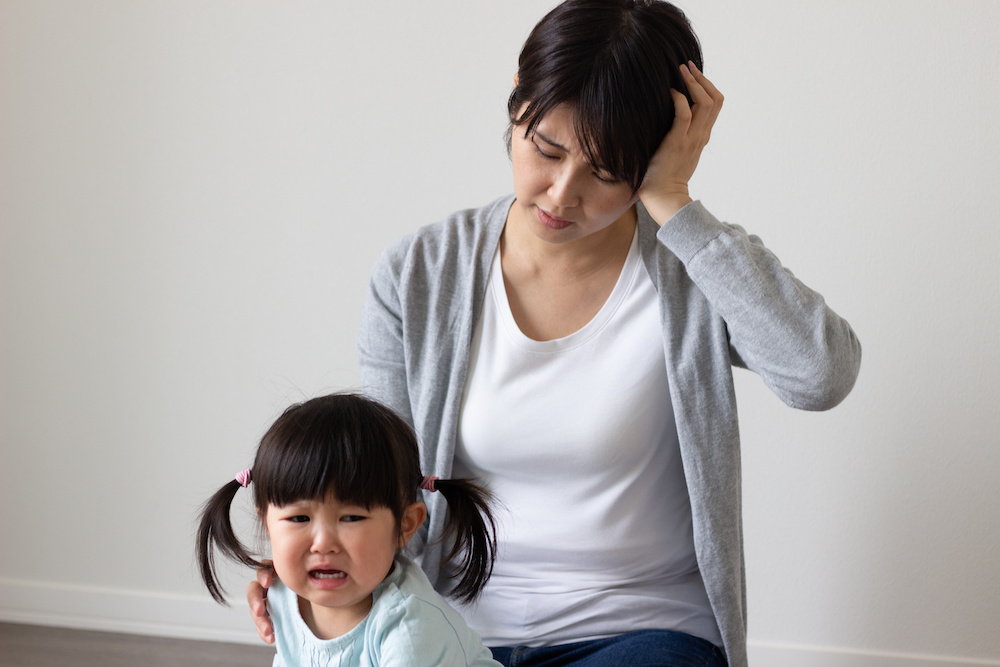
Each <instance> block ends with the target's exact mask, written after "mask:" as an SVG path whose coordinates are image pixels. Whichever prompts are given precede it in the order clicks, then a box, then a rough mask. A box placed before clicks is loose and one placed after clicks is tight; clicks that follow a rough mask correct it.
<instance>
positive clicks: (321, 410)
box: [197, 394, 498, 667]
mask: <svg viewBox="0 0 1000 667" xmlns="http://www.w3.org/2000/svg"><path fill="white" fill-rule="evenodd" d="M251 483H252V484H253V496H254V504H255V506H256V509H257V514H258V516H259V517H260V519H261V521H262V523H263V526H264V528H265V530H266V533H267V536H268V538H269V540H270V543H271V552H272V558H273V566H274V569H275V571H276V573H277V575H278V577H279V579H280V582H276V583H275V584H274V585H273V586H272V587H271V588H270V589H269V593H268V597H267V600H268V607H269V609H270V613H271V618H272V620H273V622H274V629H275V636H276V640H277V641H276V644H277V655H276V656H275V660H274V665H276V666H278V665H282V666H286V667H294V666H295V665H407V666H419V665H426V666H428V667H431V666H433V667H437V666H440V665H470V666H475V667H479V666H485V665H494V666H495V665H497V664H498V663H496V662H494V661H493V660H492V659H491V657H490V652H489V650H488V649H486V648H485V647H484V646H483V644H482V642H481V640H480V639H479V637H478V636H477V635H476V634H475V633H474V632H473V631H472V630H470V629H469V627H468V626H467V625H466V624H465V622H464V621H463V620H462V618H461V616H459V615H458V613H457V612H455V611H454V610H453V609H452V608H451V607H449V606H448V604H447V603H446V602H445V601H444V599H442V598H441V596H440V595H438V594H437V593H436V592H435V591H434V589H433V588H432V587H431V585H430V582H429V581H428V579H427V577H426V575H425V574H424V573H423V572H422V571H421V570H420V568H419V567H417V566H416V565H414V563H413V562H412V561H410V560H409V559H408V558H406V557H405V556H402V555H401V554H400V550H401V549H402V548H403V547H404V546H406V543H407V542H408V541H409V540H410V538H411V537H412V536H413V534H414V533H415V532H416V531H417V529H418V528H420V526H421V525H422V524H423V523H424V519H425V518H426V516H427V509H426V507H425V506H424V504H423V503H422V502H420V500H419V499H418V488H423V489H425V490H427V491H440V492H441V494H442V496H444V498H445V499H446V500H447V502H448V506H449V514H448V518H447V524H448V531H449V534H450V536H451V538H452V540H453V547H452V548H451V551H450V554H449V556H448V559H447V560H448V561H449V562H451V563H452V566H453V567H454V568H455V570H456V578H457V580H458V584H457V585H456V587H455V588H454V590H452V591H451V595H453V596H454V597H455V598H457V599H458V600H460V601H462V602H470V601H472V600H474V599H475V598H476V596H477V595H478V593H479V591H480V590H481V589H482V587H483V585H484V584H485V583H486V580H487V579H489V576H490V573H491V571H492V567H493V561H494V557H495V551H496V540H495V536H494V531H495V525H494V522H493V517H492V514H491V512H490V509H489V505H488V501H489V498H490V496H489V494H488V493H487V492H486V491H485V490H484V489H483V488H482V487H480V486H478V485H476V484H474V483H472V482H471V481H469V480H439V479H437V478H433V477H429V478H424V477H422V476H421V474H420V465H419V458H418V450H417V441H416V437H415V435H414V433H413V431H412V429H410V427H409V426H408V425H407V424H406V423H405V422H404V421H403V420H402V419H401V418H400V417H398V416H397V415H396V414H395V413H394V412H392V411H391V410H390V409H389V408H386V407H384V406H383V405H381V404H379V403H376V402H374V401H372V400H370V399H367V398H364V397H362V396H359V395H355V394H334V395H330V396H323V397H320V398H314V399H312V400H310V401H306V402H305V403H301V404H298V405H293V406H292V407H290V408H288V409H287V410H286V411H285V412H284V414H282V415H281V417H279V418H278V420H277V421H276V422H275V423H274V425H272V426H271V428H270V429H269V430H268V431H267V433H265V434H264V437H263V438H262V440H261V443H260V446H259V447H258V449H257V456H256V460H255V461H254V465H253V467H252V468H250V469H248V470H245V471H243V472H241V473H239V474H238V475H237V476H236V479H235V480H233V481H231V482H229V483H228V484H226V485H225V486H223V487H222V488H221V489H219V491H218V492H217V493H216V494H215V495H214V496H212V498H211V499H210V500H209V501H208V502H207V503H206V505H205V508H204V510H203V512H202V515H201V525H200V527H199V529H198V541H197V553H198V561H199V565H200V568H201V575H202V578H203V579H204V580H205V585H206V586H208V590H209V592H210V593H211V594H212V597H213V598H215V599H216V600H217V601H218V602H220V603H222V604H225V598H224V597H223V590H222V587H221V585H220V583H219V578H218V573H217V571H216V565H215V551H216V550H218V551H219V552H221V553H222V554H224V555H225V556H227V557H229V558H232V559H233V560H236V561H239V562H241V563H244V564H246V565H248V566H250V567H260V566H261V563H260V562H259V561H258V560H257V559H256V558H255V557H254V556H253V555H251V553H250V551H249V550H248V549H247V548H246V547H245V546H244V545H243V544H242V542H240V540H239V539H238V538H237V537H236V535H235V532H234V531H233V527H232V524H231V522H230V506H231V505H232V501H233V498H234V497H235V495H236V493H237V492H238V491H239V489H240V488H241V487H249V485H250V484H251ZM459 556H461V557H459ZM456 561H457V562H456Z"/></svg>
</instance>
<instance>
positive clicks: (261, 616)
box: [247, 561, 275, 644]
mask: <svg viewBox="0 0 1000 667" xmlns="http://www.w3.org/2000/svg"><path fill="white" fill-rule="evenodd" d="M264 563H265V565H268V566H270V562H269V561H264ZM274 579H275V574H274V568H272V567H262V568H258V569H257V580H256V581H251V582H250V584H249V585H248V586H247V602H248V603H250V615H251V616H253V622H254V625H256V626H257V634H258V635H260V638H261V639H263V640H264V642H265V643H267V644H273V643H274V626H273V625H271V616H270V614H268V613H267V589H268V588H270V587H271V584H273V583H274Z"/></svg>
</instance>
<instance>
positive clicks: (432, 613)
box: [368, 556, 498, 667]
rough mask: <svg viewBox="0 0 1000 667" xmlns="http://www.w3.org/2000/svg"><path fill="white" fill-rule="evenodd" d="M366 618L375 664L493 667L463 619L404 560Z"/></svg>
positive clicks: (407, 560) (387, 582) (389, 579)
mask: <svg viewBox="0 0 1000 667" xmlns="http://www.w3.org/2000/svg"><path fill="white" fill-rule="evenodd" d="M376 596H377V597H376V599H375V600H374V602H373V605H372V610H371V612H370V613H369V616H368V633H369V639H370V641H371V644H372V645H373V646H377V647H378V649H377V650H378V651H379V653H380V656H379V657H380V660H379V664H397V662H395V661H396V660H397V659H398V660H399V663H398V664H406V665H413V666H414V667H420V666H422V665H426V666H427V667H431V666H432V665H469V666H470V667H493V666H495V665H497V664H498V663H496V662H494V661H493V659H492V656H491V654H490V651H489V649H487V648H486V647H485V646H483V643H482V640H481V639H480V638H479V635H477V634H476V633H475V632H473V630H472V629H471V628H470V627H469V626H468V624H466V622H465V620H464V619H463V618H462V616H461V615H460V614H459V613H458V612H457V611H455V609H454V608H453V607H452V606H451V605H450V604H448V602H447V601H446V600H445V599H444V598H443V597H441V595H440V594H439V593H437V591H435V590H434V588H433V586H431V583H430V581H429V580H428V579H427V575H425V574H424V572H423V570H421V569H420V567H419V566H418V565H416V564H415V563H414V562H413V561H411V560H409V559H408V558H406V557H404V556H400V557H399V558H397V560H396V568H395V570H393V572H392V573H391V574H390V575H389V577H388V578H387V579H386V581H385V582H383V584H382V585H380V587H379V589H378V590H377V591H376Z"/></svg>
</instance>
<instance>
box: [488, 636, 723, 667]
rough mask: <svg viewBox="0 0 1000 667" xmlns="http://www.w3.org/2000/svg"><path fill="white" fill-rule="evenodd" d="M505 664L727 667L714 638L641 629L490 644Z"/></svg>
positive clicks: (509, 666)
mask: <svg viewBox="0 0 1000 667" xmlns="http://www.w3.org/2000/svg"><path fill="white" fill-rule="evenodd" d="M490 651H492V652H493V659H494V660H496V661H497V662H500V663H502V664H503V665H504V667H608V666H612V667H613V666H615V665H628V667H727V663H726V656H725V654H724V653H723V652H722V649H720V648H718V647H716V646H715V645H714V644H712V642H709V641H707V640H704V639H701V638H699V637H692V636H691V635H686V634H684V633H683V632H674V631H673V630H638V631H636V632H626V633H625V634H623V635H618V636H617V637H611V638H609V639H595V640H593V641H586V642H576V643H573V644H560V645H558V646H543V647H541V648H528V647H526V646H517V647H509V646H500V647H495V648H494V647H491V648H490Z"/></svg>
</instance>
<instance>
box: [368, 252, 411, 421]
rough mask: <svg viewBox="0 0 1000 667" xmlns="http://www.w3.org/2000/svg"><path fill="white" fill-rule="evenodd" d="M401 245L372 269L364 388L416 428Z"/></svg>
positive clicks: (381, 256) (385, 255) (388, 253)
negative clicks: (405, 335) (401, 291)
mask: <svg viewBox="0 0 1000 667" xmlns="http://www.w3.org/2000/svg"><path fill="white" fill-rule="evenodd" d="M397 248H399V245H398V243H397V244H394V245H392V246H390V247H388V248H386V249H385V250H384V251H383V252H382V254H381V255H380V256H379V259H378V261H377V262H376V264H375V267H374V268H373V269H372V274H371V278H370V279H369V282H368V293H367V295H366V296H365V302H364V306H363V307H362V310H361V325H360V328H359V330H358V340H357V345H358V362H359V365H360V370H361V386H362V388H363V390H364V391H365V392H367V393H368V394H369V395H371V397H372V398H375V399H377V400H380V401H382V402H383V403H385V404H386V405H388V406H389V407H391V408H392V409H393V410H395V411H396V412H397V413H399V414H400V416H402V417H403V418H404V419H405V420H406V421H407V423H409V424H410V425H411V426H412V425H413V411H412V408H411V405H410V397H409V391H408V388H407V379H406V358H405V357H406V354H405V345H404V344H403V314H402V304H401V300H400V295H399V289H398V288H399V280H400V277H399V276H400V265H401V263H402V259H401V255H400V253H399V252H398V251H397Z"/></svg>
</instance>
